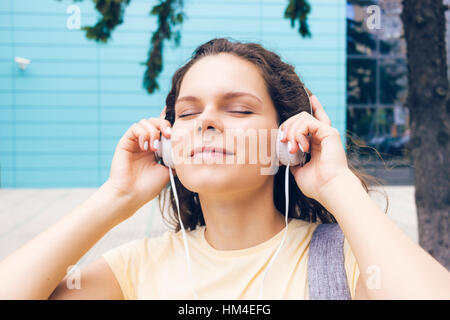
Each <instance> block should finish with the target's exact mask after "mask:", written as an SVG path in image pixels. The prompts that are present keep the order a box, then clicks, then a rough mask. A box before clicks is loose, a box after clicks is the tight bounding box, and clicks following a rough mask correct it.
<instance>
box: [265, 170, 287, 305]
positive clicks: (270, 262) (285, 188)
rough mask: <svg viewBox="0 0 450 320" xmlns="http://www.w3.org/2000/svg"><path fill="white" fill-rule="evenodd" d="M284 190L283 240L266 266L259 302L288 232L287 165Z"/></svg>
mask: <svg viewBox="0 0 450 320" xmlns="http://www.w3.org/2000/svg"><path fill="white" fill-rule="evenodd" d="M284 190H285V197H286V208H285V211H284V212H285V213H284V218H285V222H286V227H285V228H284V234H283V239H282V240H281V243H280V246H279V247H278V249H277V251H276V252H275V254H274V255H273V257H272V259H270V261H269V265H268V266H267V268H266V270H265V271H264V275H263V279H262V282H261V289H260V291H259V298H258V299H259V300H261V299H262V296H263V291H264V280H265V279H266V275H267V272H268V271H269V269H270V267H271V266H272V263H273V262H274V261H275V258H276V257H277V255H278V253H279V252H280V250H281V247H282V246H283V244H284V240H285V239H286V234H287V231H288V212H289V163H288V164H287V165H286V174H285V179H284Z"/></svg>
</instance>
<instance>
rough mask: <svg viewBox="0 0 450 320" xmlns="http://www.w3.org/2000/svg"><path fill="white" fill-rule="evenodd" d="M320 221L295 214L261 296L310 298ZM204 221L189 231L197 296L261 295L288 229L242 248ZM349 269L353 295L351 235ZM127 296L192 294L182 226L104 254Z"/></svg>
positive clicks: (347, 257) (356, 272)
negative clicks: (223, 244) (212, 239)
mask: <svg viewBox="0 0 450 320" xmlns="http://www.w3.org/2000/svg"><path fill="white" fill-rule="evenodd" d="M317 226H318V224H317V223H309V222H307V221H303V220H299V219H292V220H291V221H290V222H289V225H288V232H287V235H286V239H285V242H284V245H283V247H282V248H281V250H280V252H279V253H278V256H277V257H276V259H275V260H274V262H273V264H272V266H271V268H270V270H269V271H268V273H267V275H266V279H265V281H264V292H263V293H264V294H263V299H296V300H300V299H309V294H308V281H307V262H308V249H309V243H310V241H311V237H312V234H313V232H314V230H315V228H316V227H317ZM204 231H205V226H202V227H197V228H196V229H195V230H193V231H189V232H186V236H187V240H188V246H189V248H188V249H189V254H190V259H191V268H192V275H193V279H194V290H195V292H196V293H197V295H198V298H199V299H212V300H216V299H217V300H219V299H224V300H226V299H231V300H235V299H243V300H244V299H258V297H259V291H260V287H261V281H262V278H263V275H264V271H265V269H266V267H267V265H268V263H269V261H270V259H271V257H272V256H273V255H274V253H275V252H276V250H277V249H278V247H279V245H280V243H281V239H282V237H283V234H284V229H283V230H281V231H280V232H279V233H277V234H276V235H275V236H273V237H272V238H271V239H269V240H267V241H265V242H263V243H260V244H258V245H256V246H253V247H250V248H245V249H240V250H217V249H215V248H213V247H212V246H211V245H210V244H209V243H208V242H207V240H206V239H205V237H204ZM344 255H345V270H346V274H347V281H348V285H349V288H350V291H351V296H352V298H354V296H355V288H356V281H357V279H358V276H359V268H358V265H357V263H356V259H355V257H354V255H353V252H352V250H351V248H350V246H349V243H348V241H347V239H345V240H344ZM103 257H104V258H105V259H106V261H107V263H108V264H109V266H110V267H111V269H112V271H113V273H114V275H115V276H116V278H117V280H118V282H119V284H120V287H121V289H122V293H123V296H124V298H125V299H149V300H150V299H151V300H153V299H194V295H193V293H192V289H191V286H190V276H189V272H188V270H187V263H186V255H185V250H184V243H183V236H182V233H181V231H179V232H177V233H175V232H172V231H166V232H165V233H164V234H163V235H161V236H159V237H154V238H148V237H145V238H142V239H137V240H133V241H130V242H128V243H125V244H123V245H121V246H118V247H116V248H113V249H111V250H109V251H107V252H106V253H104V254H103Z"/></svg>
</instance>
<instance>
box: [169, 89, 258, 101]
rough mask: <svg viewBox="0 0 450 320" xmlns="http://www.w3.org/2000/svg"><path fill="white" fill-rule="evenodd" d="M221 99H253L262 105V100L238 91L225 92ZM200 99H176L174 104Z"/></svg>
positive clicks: (185, 97)
mask: <svg viewBox="0 0 450 320" xmlns="http://www.w3.org/2000/svg"><path fill="white" fill-rule="evenodd" d="M221 96H222V98H223V99H233V98H238V97H243V96H246V97H251V98H253V99H256V100H258V101H259V102H260V103H262V100H261V99H260V98H258V97H257V96H255V95H253V94H251V93H248V92H238V91H231V92H225V93H223V94H221ZM199 100H200V99H199V98H198V97H195V96H184V97H181V98H178V99H177V101H176V102H175V104H177V103H179V102H181V101H199Z"/></svg>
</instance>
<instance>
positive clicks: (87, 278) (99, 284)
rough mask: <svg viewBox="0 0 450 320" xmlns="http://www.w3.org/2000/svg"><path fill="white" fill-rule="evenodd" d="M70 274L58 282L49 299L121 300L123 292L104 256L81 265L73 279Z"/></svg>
mask: <svg viewBox="0 0 450 320" xmlns="http://www.w3.org/2000/svg"><path fill="white" fill-rule="evenodd" d="M74 275H75V274H71V275H68V276H66V277H64V279H63V280H62V281H61V282H60V283H59V285H58V286H57V287H56V289H55V290H54V291H53V293H52V294H51V295H50V297H49V300H71V299H76V300H122V299H123V298H124V297H123V294H122V289H121V288H120V285H119V282H118V281H117V279H116V277H115V275H114V273H113V271H112V270H111V268H110V266H109V265H108V263H107V262H106V260H105V258H103V257H100V258H98V259H97V260H95V261H93V262H91V263H90V264H89V265H87V266H85V267H82V268H81V269H80V270H79V272H78V274H77V275H76V276H79V281H78V282H77V281H76V280H74V278H73V277H74Z"/></svg>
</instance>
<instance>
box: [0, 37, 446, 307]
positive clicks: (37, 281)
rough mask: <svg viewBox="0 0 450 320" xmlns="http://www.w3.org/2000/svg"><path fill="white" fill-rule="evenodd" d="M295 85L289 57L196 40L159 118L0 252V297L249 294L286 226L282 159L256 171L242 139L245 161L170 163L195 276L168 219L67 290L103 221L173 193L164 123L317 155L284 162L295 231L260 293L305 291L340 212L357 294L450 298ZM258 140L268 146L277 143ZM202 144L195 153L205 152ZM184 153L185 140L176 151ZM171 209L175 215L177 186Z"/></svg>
mask: <svg viewBox="0 0 450 320" xmlns="http://www.w3.org/2000/svg"><path fill="white" fill-rule="evenodd" d="M301 90H303V83H302V82H301V81H300V79H299V77H298V76H297V74H296V73H295V71H294V68H293V67H292V66H291V65H288V64H286V63H284V62H282V61H281V59H280V57H279V56H278V55H276V54H275V53H273V52H270V51H268V50H266V49H264V48H263V47H261V46H260V45H258V44H254V43H239V42H235V43H233V42H230V41H228V40H227V39H214V40H211V41H209V42H207V43H205V44H203V45H202V46H200V47H199V48H197V50H196V51H195V53H194V55H193V57H192V59H191V60H190V61H189V62H188V63H187V64H186V65H185V66H183V67H182V68H180V69H179V70H178V71H177V72H176V73H175V75H174V77H173V83H172V90H171V91H170V93H169V95H168V97H167V99H166V108H165V112H163V113H162V115H161V117H160V118H150V119H142V120H141V121H140V122H139V123H135V124H133V125H132V126H131V127H130V128H129V129H128V131H127V132H126V133H125V134H124V136H123V137H122V138H121V139H120V141H119V143H118V145H117V147H116V151H115V154H114V157H113V160H112V165H111V172H110V177H109V179H108V180H107V181H106V182H105V183H104V184H103V185H102V186H101V187H100V188H99V189H98V190H97V191H96V192H95V193H94V194H93V195H92V196H91V197H90V198H89V199H87V200H86V201H85V202H84V203H82V204H81V205H80V206H78V207H77V208H75V209H74V210H73V211H72V212H70V213H69V214H68V215H67V216H66V217H64V218H63V219H62V220H60V221H59V222H57V223H56V224H55V225H53V226H51V227H50V228H49V229H47V230H46V231H44V232H43V233H41V234H40V235H38V236H37V237H36V238H34V239H32V240H31V241H29V242H28V243H26V244H25V245H24V246H22V247H21V248H19V249H18V250H17V251H15V252H14V253H12V254H11V255H10V256H8V257H7V258H5V259H4V260H3V261H1V263H0V298H2V299H5V298H7V299H16V298H19V299H47V298H50V299H123V298H125V299H192V298H193V297H194V296H193V291H192V290H191V289H192V288H195V292H196V294H197V295H198V298H200V299H255V298H257V297H258V293H259V289H260V285H261V281H262V278H263V273H264V271H265V270H266V267H267V265H268V263H269V261H270V259H271V257H272V256H273V255H274V253H275V251H276V250H277V248H278V246H279V244H280V241H281V238H282V236H283V230H284V228H285V216H284V213H283V212H284V211H285V210H284V209H285V208H284V207H285V204H284V174H285V169H286V167H285V166H281V167H280V170H279V171H278V172H277V173H276V174H275V175H264V174H261V172H262V171H261V170H262V169H263V168H264V166H265V165H264V164H263V163H262V162H258V161H257V162H256V163H253V164H250V163H249V156H250V153H251V150H250V148H249V144H247V143H246V144H244V146H242V145H241V146H239V145H237V146H234V147H233V148H230V149H227V151H228V153H229V154H228V155H226V156H224V157H226V158H228V159H229V158H231V160H233V159H236V158H238V157H239V156H240V155H244V158H245V160H246V161H245V162H244V163H239V164H238V163H236V162H235V163H234V164H231V165H230V164H226V163H225V164H217V163H215V164H205V163H202V164H193V163H192V162H188V161H178V162H177V164H176V165H175V169H174V170H173V171H172V172H173V173H174V174H176V176H175V186H176V191H177V193H178V195H179V205H180V215H181V216H180V218H181V221H182V222H183V225H184V226H185V228H186V229H188V231H187V240H188V243H189V253H190V262H191V266H192V269H191V271H192V279H191V278H190V276H189V273H188V272H187V271H186V270H187V269H186V260H185V247H184V245H183V237H182V233H181V232H180V225H179V223H178V219H177V216H173V217H172V218H173V222H174V224H175V231H177V232H171V231H167V232H166V233H165V234H164V235H162V236H160V237H157V238H143V239H137V240H134V241H132V242H129V243H126V244H124V245H122V246H120V247H117V248H114V249H112V250H110V251H108V252H107V253H105V254H104V255H103V256H102V257H100V258H99V259H98V260H96V261H95V262H93V263H91V264H90V265H88V266H86V267H84V268H82V269H81V288H80V289H70V288H68V287H67V285H66V281H65V280H66V278H65V275H66V271H67V267H68V266H70V265H74V264H75V263H76V262H77V261H78V260H79V259H80V258H81V257H82V256H83V255H84V254H85V253H86V252H87V251H88V250H89V249H90V248H91V247H92V246H93V245H94V244H95V243H96V242H97V241H98V240H99V239H100V238H101V237H103V236H104V235H105V234H106V233H107V232H108V231H109V230H111V229H112V228H113V227H115V226H116V225H118V224H119V223H121V222H123V221H124V220H126V219H127V218H129V217H130V216H132V215H133V214H134V213H135V212H136V211H137V210H138V209H139V208H140V207H142V206H143V205H144V204H145V203H147V202H148V201H150V200H152V199H154V198H155V197H156V196H157V195H159V194H162V195H164V192H162V191H163V189H164V188H165V187H166V191H169V192H170V189H169V187H168V186H167V185H168V182H169V168H168V167H166V166H164V165H163V164H160V163H157V162H156V160H155V155H154V152H155V151H156V147H157V144H158V141H159V139H160V133H162V134H163V135H164V137H166V138H171V139H172V140H173V141H177V140H178V141H179V140H180V139H181V138H183V137H181V135H185V136H184V138H186V135H187V136H188V137H189V138H190V139H191V141H195V140H197V141H198V139H206V138H213V137H214V138H216V140H215V141H216V142H217V141H220V142H223V140H224V137H225V133H226V132H227V131H232V130H233V129H249V128H251V129H255V130H256V131H257V132H264V131H261V130H260V129H263V130H264V129H265V130H267V132H269V131H270V130H272V129H275V130H276V129H278V127H279V126H280V125H281V128H282V131H283V133H284V134H283V135H284V137H283V138H282V143H288V144H289V145H288V146H289V147H290V152H291V153H295V152H297V151H298V150H299V149H300V148H301V149H303V150H304V151H305V152H309V153H310V156H311V159H310V161H309V162H308V163H307V164H306V165H304V166H294V167H290V168H289V170H290V172H289V177H290V178H289V179H290V180H289V181H290V183H291V184H290V193H289V198H290V201H289V213H288V217H289V218H290V219H289V228H288V232H287V236H286V242H285V243H284V246H283V247H282V250H281V251H280V252H279V255H278V257H277V259H276V260H275V261H274V263H273V265H272V267H271V269H270V272H269V273H268V274H267V279H266V280H265V291H264V296H263V298H264V299H308V298H309V295H308V285H307V283H308V279H307V275H308V274H307V262H308V250H309V243H310V241H311V236H312V234H313V232H314V230H315V228H316V227H317V226H318V225H319V223H329V222H336V221H337V222H338V224H339V226H340V227H341V229H342V231H343V233H344V235H345V242H344V254H345V271H346V276H347V281H348V287H349V288H350V291H351V297H352V298H354V299H421V298H424V299H449V298H450V274H449V272H448V271H447V270H446V269H445V268H444V267H443V266H442V265H440V264H439V263H438V262H437V261H436V260H435V259H434V258H433V257H431V256H430V255H429V254H428V253H427V252H425V251H424V250H423V249H422V248H421V247H420V246H418V245H417V244H416V243H414V242H413V241H411V240H410V239H409V238H408V237H407V236H406V235H405V234H404V233H403V232H402V231H401V230H400V229H399V228H398V227H397V226H396V225H395V224H394V223H393V222H391V220H389V218H388V217H387V216H386V215H385V214H384V213H383V212H382V211H381V210H380V209H379V208H378V207H377V206H376V205H375V204H374V202H373V201H372V200H371V198H370V196H369V195H368V193H367V190H368V189H367V188H366V187H365V184H364V182H363V181H362V180H361V179H359V178H358V176H357V174H355V173H354V171H352V170H350V169H349V167H348V164H347V160H346V156H345V151H344V149H343V146H342V142H341V139H340V137H339V133H338V131H337V130H336V129H334V128H333V127H332V126H331V123H330V120H329V118H328V116H327V115H326V113H325V111H324V109H323V107H322V106H321V104H320V103H319V101H318V99H317V97H315V96H311V98H310V101H311V104H312V109H313V115H314V116H312V115H311V114H310V113H309V104H308V103H305V101H303V100H302V98H301V95H300V92H301ZM236 92H240V94H237V93H236ZM242 93H243V94H242ZM168 129H169V130H168ZM258 130H260V131H258ZM308 135H311V137H310V138H308ZM231 137H232V138H233V139H238V138H239V137H238V134H236V135H235V136H233V135H232V136H231ZM266 138H267V143H268V145H273V144H274V143H276V141H273V138H272V136H270V135H267V137H266ZM202 141H203V140H202ZM214 146H216V147H217V145H216V144H214ZM221 147H224V145H221ZM269 150H270V148H269ZM199 154H200V155H197V153H196V154H195V155H194V157H199V156H200V157H205V158H206V157H208V155H207V154H206V152H205V153H203V154H201V153H199ZM191 156H192V150H191V148H185V149H184V150H182V152H181V155H180V157H181V159H185V160H188V159H189V158H192V157H191ZM209 156H210V157H211V156H213V155H211V154H209ZM171 170H172V169H171ZM169 208H170V209H171V212H172V213H174V212H176V211H175V201H174V198H173V196H172V197H171V198H170V203H169ZM318 220H319V221H318ZM373 277H376V279H375V280H376V281H375V282H373V280H374V279H373ZM191 280H192V281H191Z"/></svg>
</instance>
